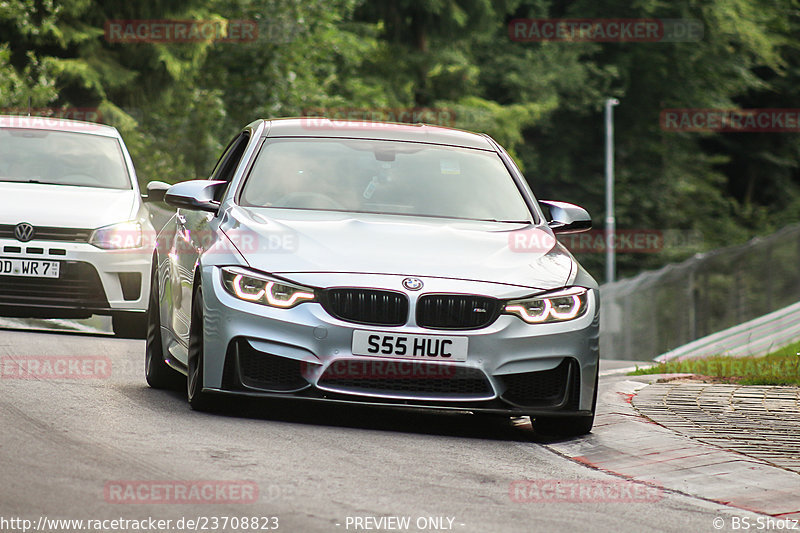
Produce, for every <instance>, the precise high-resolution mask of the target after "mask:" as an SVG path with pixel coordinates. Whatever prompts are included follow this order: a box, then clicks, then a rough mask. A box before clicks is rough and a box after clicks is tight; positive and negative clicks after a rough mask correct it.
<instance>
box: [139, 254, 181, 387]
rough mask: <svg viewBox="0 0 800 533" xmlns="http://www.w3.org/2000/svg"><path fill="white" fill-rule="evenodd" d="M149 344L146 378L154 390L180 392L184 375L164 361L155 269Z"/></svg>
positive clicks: (151, 291)
mask: <svg viewBox="0 0 800 533" xmlns="http://www.w3.org/2000/svg"><path fill="white" fill-rule="evenodd" d="M146 339H147V343H146V344H145V348H144V377H145V379H146V380H147V384H148V385H150V386H151V387H152V388H154V389H171V390H180V389H181V386H182V385H183V382H184V379H185V378H184V377H183V374H181V373H180V372H178V371H177V370H175V369H173V368H171V367H170V366H169V365H168V364H167V363H166V361H165V360H164V346H163V344H162V340H161V311H160V307H159V303H158V276H157V275H156V272H155V268H153V275H152V281H151V283H150V297H149V303H148V306H147V336H146Z"/></svg>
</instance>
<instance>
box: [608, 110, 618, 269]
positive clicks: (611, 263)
mask: <svg viewBox="0 0 800 533" xmlns="http://www.w3.org/2000/svg"><path fill="white" fill-rule="evenodd" d="M618 104H619V100H617V99H616V98H608V99H606V106H605V108H606V239H605V241H606V283H611V282H612V281H614V278H615V275H614V273H615V271H616V257H615V256H614V251H615V250H614V241H615V235H614V232H615V229H616V219H615V218H614V106H615V105H618Z"/></svg>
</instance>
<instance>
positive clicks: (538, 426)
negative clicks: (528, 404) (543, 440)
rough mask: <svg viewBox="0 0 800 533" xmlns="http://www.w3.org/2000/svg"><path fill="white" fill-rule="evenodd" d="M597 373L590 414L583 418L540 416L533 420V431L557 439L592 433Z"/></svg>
mask: <svg viewBox="0 0 800 533" xmlns="http://www.w3.org/2000/svg"><path fill="white" fill-rule="evenodd" d="M598 384H599V373H598V374H595V377H594V396H593V397H592V414H590V415H583V416H541V417H538V416H537V417H535V418H534V420H533V429H534V430H535V431H536V432H537V433H542V434H544V435H552V436H558V437H578V436H580V435H586V434H587V433H590V432H591V431H592V426H593V425H594V414H595V411H596V410H597V385H598Z"/></svg>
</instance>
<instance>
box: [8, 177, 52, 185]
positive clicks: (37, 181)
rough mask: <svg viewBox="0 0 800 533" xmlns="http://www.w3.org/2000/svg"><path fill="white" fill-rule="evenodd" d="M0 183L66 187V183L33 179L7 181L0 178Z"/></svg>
mask: <svg viewBox="0 0 800 533" xmlns="http://www.w3.org/2000/svg"><path fill="white" fill-rule="evenodd" d="M0 181H2V182H5V183H37V184H40V185H66V183H57V182H55V181H41V180H35V179H22V180H15V179H8V178H0Z"/></svg>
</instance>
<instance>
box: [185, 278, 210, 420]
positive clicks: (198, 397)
mask: <svg viewBox="0 0 800 533" xmlns="http://www.w3.org/2000/svg"><path fill="white" fill-rule="evenodd" d="M203 329H204V328H203V290H202V289H201V288H200V287H197V289H195V291H194V296H193V297H192V319H191V324H190V326H189V361H188V363H189V364H188V370H189V371H188V374H187V376H186V399H187V400H188V401H189V406H190V407H191V408H192V409H194V410H195V411H208V410H209V409H210V407H211V400H210V397H209V396H210V395H209V394H208V393H207V392H203V362H204V361H205V353H204V348H203V344H204V343H203Z"/></svg>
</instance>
